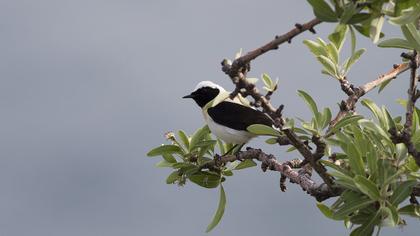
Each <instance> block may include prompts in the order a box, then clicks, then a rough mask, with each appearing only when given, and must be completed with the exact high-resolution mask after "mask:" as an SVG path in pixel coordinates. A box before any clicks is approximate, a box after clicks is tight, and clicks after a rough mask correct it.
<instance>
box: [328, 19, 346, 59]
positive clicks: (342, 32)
mask: <svg viewBox="0 0 420 236" xmlns="http://www.w3.org/2000/svg"><path fill="white" fill-rule="evenodd" d="M347 31H348V27H347V25H343V24H339V25H337V27H336V28H335V30H334V33H332V34H330V35H329V36H328V39H329V40H330V41H331V43H332V44H333V45H334V46H335V47H336V49H337V51H338V52H339V51H341V48H342V47H343V44H344V41H345V39H346V34H347ZM337 63H338V60H337Z"/></svg>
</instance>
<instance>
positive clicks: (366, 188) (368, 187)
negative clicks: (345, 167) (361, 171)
mask: <svg viewBox="0 0 420 236" xmlns="http://www.w3.org/2000/svg"><path fill="white" fill-rule="evenodd" d="M354 182H355V183H356V186H357V188H359V190H360V191H361V192H362V193H364V194H366V195H367V196H369V197H370V199H372V200H378V199H379V198H380V193H379V189H378V187H377V186H376V184H375V183H373V182H372V181H370V180H369V179H367V178H366V177H364V176H361V175H357V176H356V177H354Z"/></svg>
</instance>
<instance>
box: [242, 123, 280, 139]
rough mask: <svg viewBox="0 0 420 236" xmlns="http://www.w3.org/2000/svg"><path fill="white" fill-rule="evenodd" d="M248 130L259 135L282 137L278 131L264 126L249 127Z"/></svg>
mask: <svg viewBox="0 0 420 236" xmlns="http://www.w3.org/2000/svg"><path fill="white" fill-rule="evenodd" d="M247 130H248V131H249V132H251V133H253V134H257V135H269V136H277V137H278V136H281V133H280V132H279V131H278V130H276V129H274V128H273V127H270V126H267V125H262V124H254V125H250V126H248V127H247Z"/></svg>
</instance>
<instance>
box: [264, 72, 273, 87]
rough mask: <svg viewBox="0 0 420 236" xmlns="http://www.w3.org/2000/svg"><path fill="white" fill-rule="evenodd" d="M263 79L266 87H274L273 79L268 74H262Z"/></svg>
mask: <svg viewBox="0 0 420 236" xmlns="http://www.w3.org/2000/svg"><path fill="white" fill-rule="evenodd" d="M262 80H263V82H264V85H265V87H267V88H268V89H271V88H272V87H273V80H272V79H271V78H270V76H269V75H268V74H265V73H264V74H262Z"/></svg>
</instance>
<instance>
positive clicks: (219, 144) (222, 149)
mask: <svg viewBox="0 0 420 236" xmlns="http://www.w3.org/2000/svg"><path fill="white" fill-rule="evenodd" d="M217 145H218V146H219V151H220V153H221V154H225V153H226V149H225V145H224V144H223V141H222V140H220V139H217Z"/></svg>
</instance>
